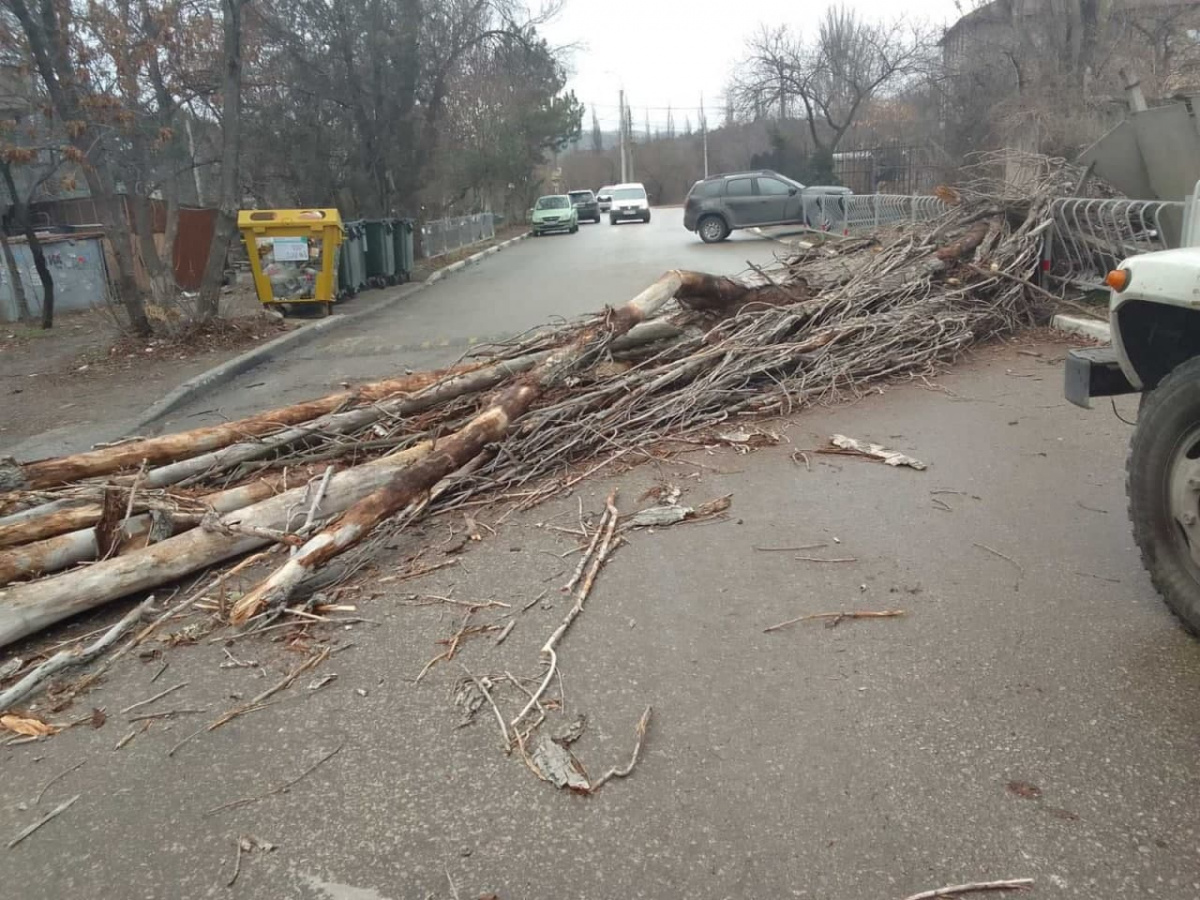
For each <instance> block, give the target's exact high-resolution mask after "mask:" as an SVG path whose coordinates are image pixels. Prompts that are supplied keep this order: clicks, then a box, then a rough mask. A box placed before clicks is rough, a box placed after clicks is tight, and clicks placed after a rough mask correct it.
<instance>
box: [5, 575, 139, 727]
mask: <svg viewBox="0 0 1200 900" xmlns="http://www.w3.org/2000/svg"><path fill="white" fill-rule="evenodd" d="M153 602H154V598H153V597H150V598H148V599H147V600H145V601H144V602H142V603H139V604H138V605H137V606H135V607H134V608H133V609H131V610H130V611H129V612H127V613H126V614H125V615H124V616H122V617H121V620H120V621H119V622H117V624H115V625H114V626H113V627H112V628H110V629H108V631H106V632H104V634H103V635H102V636H101V637H100V638H99V639H98V640H96V641H95V642H94V643H92V644H90V645H88V646H87V647H84V648H83V649H82V650H79V651H78V652H72V651H70V650H62V651H60V652H58V653H56V654H54V655H53V656H52V657H50V658H49V659H48V660H46V661H45V662H44V663H41V664H40V665H38V666H37V667H36V668H34V669H33V670H32V671H31V672H29V673H28V674H27V675H26V676H25V677H24V678H22V679H21V680H20V681H18V682H17V683H16V684H14V685H13V686H12V687H10V688H8V689H7V690H5V691H3V692H0V710H6V709H10V708H12V706H13V704H15V703H20V702H21V701H22V700H24V699H25V698H26V697H28V696H29V695H30V694H31V693H33V692H34V691H35V690H37V689H38V688H39V687H40V686H41V685H42V684H43V683H44V682H45V681H46V679H48V678H50V677H51V676H52V675H56V674H58V673H59V672H61V671H62V670H63V669H67V668H70V667H72V666H80V665H83V664H84V663H86V662H90V661H91V660H93V659H95V658H96V657H97V656H99V655H100V654H101V653H103V652H104V651H105V650H107V649H108V648H109V647H111V646H112V645H113V644H115V643H116V642H117V641H119V640H120V639H121V636H122V635H124V634H125V633H126V632H127V631H129V630H130V629H131V628H133V626H134V625H136V624H137V623H138V622H139V621H141V619H142V616H143V615H145V613H146V610H148V609H149V608H150V605H151V604H152V603H153Z"/></svg>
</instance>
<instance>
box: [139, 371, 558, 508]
mask: <svg viewBox="0 0 1200 900" xmlns="http://www.w3.org/2000/svg"><path fill="white" fill-rule="evenodd" d="M548 355H549V351H543V352H541V353H531V354H527V355H525V356H522V357H519V358H517V359H510V360H505V361H504V362H500V363H496V364H494V365H490V366H486V367H477V368H474V369H472V370H471V371H470V372H467V373H464V374H458V375H452V376H450V377H449V378H447V379H444V380H441V381H437V382H434V383H433V384H432V385H431V386H428V387H427V388H426V389H425V390H422V391H421V392H419V393H417V394H413V395H410V396H407V397H404V398H400V399H396V400H389V401H387V402H385V403H378V404H375V405H373V406H364V407H360V408H358V409H352V410H348V411H346V412H340V413H331V414H329V415H326V416H322V417H320V418H318V419H314V420H312V421H311V422H306V423H304V424H302V425H298V426H296V427H294V428H289V429H287V430H285V431H281V432H279V433H278V434H274V435H271V436H270V437H268V438H265V439H263V440H260V441H250V442H246V443H241V444H234V445H232V446H227V447H224V448H222V449H220V450H215V451H213V452H212V453H205V454H203V455H201V456H194V457H191V458H189V459H184V460H181V461H179V462H175V463H171V464H170V465H166V466H161V467H159V468H157V469H154V470H152V471H151V472H150V473H149V474H147V476H146V484H147V486H148V487H152V488H159V487H166V486H168V485H172V484H178V483H179V482H181V481H184V480H186V479H188V478H192V477H194V476H197V475H202V474H205V473H208V472H219V471H224V470H227V469H229V468H230V467H231V466H235V465H240V464H241V463H244V462H249V461H250V460H253V459H259V458H261V457H263V456H267V455H269V454H271V453H274V452H276V451H278V450H282V449H284V448H285V447H287V446H289V445H291V444H294V443H296V442H298V441H302V440H305V439H307V438H311V437H313V436H315V435H321V434H348V433H350V432H354V431H358V430H359V429H362V428H365V427H367V426H368V425H372V424H374V423H375V422H378V421H379V420H380V419H382V418H384V417H385V416H411V415H414V414H415V413H419V412H424V411H425V410H427V409H430V408H431V407H434V406H437V405H438V404H440V403H445V402H446V401H448V400H453V399H455V398H457V397H463V396H466V395H467V394H474V393H479V392H481V391H485V390H489V389H490V388H493V387H495V386H496V385H497V384H499V383H500V382H502V381H505V380H506V379H508V378H510V377H512V376H513V375H515V374H519V373H521V372H525V371H528V370H529V369H531V368H533V366H534V365H536V364H537V363H538V362H540V361H541V360H543V359H545V358H546V357H547V356H548Z"/></svg>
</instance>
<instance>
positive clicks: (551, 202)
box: [537, 196, 571, 209]
mask: <svg viewBox="0 0 1200 900" xmlns="http://www.w3.org/2000/svg"><path fill="white" fill-rule="evenodd" d="M570 205H571V201H570V200H568V199H567V198H566V197H563V196H554V197H541V198H539V199H538V202H537V208H538V209H566V208H567V207H568V206H570Z"/></svg>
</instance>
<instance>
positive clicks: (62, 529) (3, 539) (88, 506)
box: [0, 501, 100, 549]
mask: <svg viewBox="0 0 1200 900" xmlns="http://www.w3.org/2000/svg"><path fill="white" fill-rule="evenodd" d="M40 509H47V510H48V511H47V512H45V513H44V514H42V515H37V516H36V517H35V516H34V515H33V514H34V513H36V512H37V511H38V510H40ZM98 521H100V504H98V503H83V504H79V503H68V502H66V501H56V502H54V503H47V504H45V505H44V506H41V507H36V508H35V509H32V510H26V511H25V513H17V514H15V515H13V516H8V517H6V518H5V519H4V521H3V522H0V549H3V548H5V547H16V546H18V545H20V544H28V543H31V542H33V541H40V540H43V539H45V538H48V537H53V536H54V535H56V534H65V533H66V532H68V531H75V530H76V529H79V528H87V527H89V526H91V525H95V524H96V523H97V522H98Z"/></svg>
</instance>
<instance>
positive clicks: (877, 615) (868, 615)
mask: <svg viewBox="0 0 1200 900" xmlns="http://www.w3.org/2000/svg"><path fill="white" fill-rule="evenodd" d="M904 614H905V613H904V610H902V609H883V610H878V611H872V610H867V611H863V612H827V613H810V614H809V615H807V616H797V617H796V618H794V619H788V620H787V621H786V622H780V623H779V624H778V625H772V626H771V627H770V628H764V629H763V634H769V633H771V632H772V631H779V630H780V629H782V628H787V627H788V626H789V625H795V624H796V623H797V622H810V621H814V620H816V619H828V620H829V621H830V623H831V625H830V627H833V626H836V625H837V624H838V623H839V622H842V621H843V620H845V619H895V618H897V617H899V616H902V615H904Z"/></svg>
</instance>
